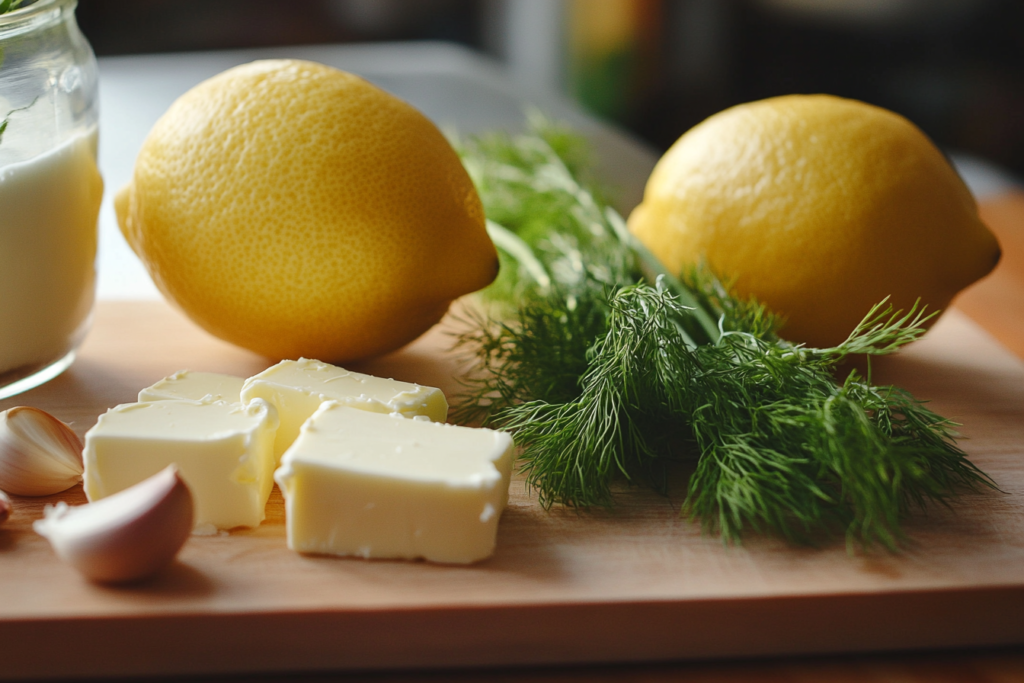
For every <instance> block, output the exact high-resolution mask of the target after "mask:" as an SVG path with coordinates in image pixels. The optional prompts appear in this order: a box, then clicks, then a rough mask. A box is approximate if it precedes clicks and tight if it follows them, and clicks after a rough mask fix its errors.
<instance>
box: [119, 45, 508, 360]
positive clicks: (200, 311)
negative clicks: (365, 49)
mask: <svg viewBox="0 0 1024 683" xmlns="http://www.w3.org/2000/svg"><path fill="white" fill-rule="evenodd" d="M115 208H116V211H117V217H118V222H119V224H120V226H121V231H122V232H123V233H124V236H125V238H126V239H127V240H128V242H129V244H130V245H131V247H132V249H133V250H134V251H135V253H136V254H137V255H138V256H139V258H140V259H141V260H142V261H143V263H144V264H145V266H146V268H147V269H148V271H149V273H150V275H151V276H152V278H153V280H154V282H155V283H156V285H157V287H158V288H159V289H160V290H161V292H163V294H164V295H165V296H166V297H167V298H168V299H169V300H170V301H172V302H173V303H174V304H176V305H177V306H178V307H180V308H181V309H182V310H183V311H184V312H185V313H186V314H188V316H189V317H191V318H192V319H193V320H194V321H195V322H196V323H198V324H199V325H200V326H202V327H203V328H205V329H206V330H207V331H209V332H211V333H212V334H214V335H216V336H218V337H221V338H222V339H225V340H227V341H230V342H233V343H234V344H237V345H239V346H242V347H245V348H248V349H251V350H253V351H256V352H257V353H260V354H263V355H266V356H270V357H274V358H297V357H299V356H307V357H311V358H319V359H322V360H326V361H334V362H346V361H350V360H355V359H360V358H366V357H371V356H375V355H378V354H381V353H385V352H387V351H390V350H392V349H395V348H398V347H400V346H402V345H404V344H406V343H407V342H409V341H411V340H413V339H415V338H416V337H417V336H419V335H420V334H421V333H422V332H424V331H425V330H426V329H428V328H429V327H431V326H432V325H433V324H434V323H436V322H437V321H438V320H439V319H440V318H441V317H442V316H443V315H444V313H445V311H446V310H447V309H448V306H449V304H450V303H451V302H452V301H453V300H454V299H455V298H457V297H459V296H461V295H463V294H466V293H469V292H472V291H475V290H477V289H480V288H482V287H484V286H485V285H487V284H488V283H490V282H491V281H492V280H493V279H494V277H495V275H496V274H497V268H498V258H497V253H496V251H495V249H494V245H493V244H492V243H491V241H490V239H489V238H488V236H487V233H486V230H485V227H484V214H483V208H482V206H481V203H480V199H479V197H478V196H477V194H476V191H475V189H474V187H473V184H472V182H471V181H470V179H469V176H468V175H467V174H466V172H465V170H464V169H463V167H462V164H461V163H460V161H459V159H458V157H457V155H456V154H455V152H454V150H452V148H451V146H450V145H449V144H448V142H447V140H446V139H445V138H444V136H443V135H442V134H441V133H440V131H438V130H437V128H436V127H435V126H434V125H433V124H432V123H431V122H430V121H428V120H427V119H426V117H424V116H423V115H422V114H421V113H419V112H418V111H417V110H415V109H414V108H413V107H411V106H410V105H408V104H406V103H405V102H403V101H401V100H399V99H398V98H396V97H393V96H392V95H389V94H387V93H385V92H384V91H382V90H380V89H378V88H376V87H374V86H373V85H371V84H369V83H367V82H366V81H364V80H362V79H360V78H358V77H356V76H353V75H351V74H348V73H345V72H342V71H339V70H337V69H333V68H330V67H327V66H324V65H321V64H315V63H312V62H304V61H296V60H272V61H259V62H253V63H251V64H246V65H243V66H240V67H237V68H234V69H230V70H228V71H226V72H224V73H222V74H220V75H218V76H215V77H214V78H212V79H210V80H208V81H205V82H203V83H201V84H199V85H198V86H196V87H195V88H193V89H192V90H190V91H189V92H188V93H186V94H185V95H183V96H182V97H181V98H180V99H178V100H177V101H176V102H175V103H174V104H173V105H172V106H171V108H170V109H169V110H168V111H167V112H166V113H165V114H164V116H163V117H161V118H160V120H159V121H158V122H157V123H156V125H155V126H154V127H153V129H152V131H151V132H150V133H149V136H148V137H147V138H146V141H145V143H144V144H143V146H142V149H141V151H140V153H139V156H138V159H137V160H136V165H135V170H134V174H133V177H132V180H131V182H130V183H129V184H128V186H127V187H125V188H124V189H123V190H121V192H120V193H119V194H118V195H117V197H116V199H115Z"/></svg>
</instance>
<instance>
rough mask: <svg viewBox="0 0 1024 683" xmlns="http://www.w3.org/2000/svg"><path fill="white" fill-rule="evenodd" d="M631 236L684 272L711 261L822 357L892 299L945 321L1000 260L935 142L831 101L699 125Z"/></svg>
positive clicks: (775, 101)
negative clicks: (941, 313) (955, 301)
mask: <svg viewBox="0 0 1024 683" xmlns="http://www.w3.org/2000/svg"><path fill="white" fill-rule="evenodd" d="M628 223H629V228H630V230H631V231H632V232H633V233H634V234H635V235H636V236H637V237H638V238H639V239H640V240H641V241H642V242H643V243H644V244H645V245H647V247H648V248H649V249H651V251H653V252H654V254H655V255H656V256H658V257H659V258H660V259H661V260H662V261H663V262H664V264H665V265H666V266H667V267H668V268H670V269H671V270H673V271H674V272H679V271H680V270H682V269H684V268H685V267H687V266H688V265H689V264H696V263H698V262H700V261H703V262H705V263H706V264H707V265H708V266H709V267H710V268H711V269H712V270H713V271H714V272H716V273H717V274H719V276H721V277H723V278H725V279H733V280H734V283H735V289H736V292H737V293H738V294H740V295H742V296H754V297H756V298H757V299H759V300H761V301H763V302H764V303H766V304H767V305H768V306H769V307H770V308H771V309H773V310H774V311H775V312H777V313H779V314H781V315H782V316H784V317H785V319H786V322H785V324H784V327H783V329H782V335H783V336H784V337H786V338H788V339H790V340H792V341H796V342H804V343H807V344H809V345H812V346H818V347H827V346H832V345H835V344H838V343H840V342H842V341H843V340H844V339H845V338H846V337H847V336H848V335H849V334H850V332H851V331H853V329H854V327H855V326H856V325H857V323H858V322H860V320H861V319H862V318H863V317H864V315H865V314H866V313H867V312H868V311H869V310H870V308H871V306H872V305H873V304H875V303H877V302H879V301H881V300H882V299H884V298H885V297H890V301H891V302H892V304H893V305H894V306H895V307H896V308H899V309H903V310H908V309H909V308H910V307H911V306H912V305H913V304H914V303H915V301H917V300H918V299H920V300H921V303H923V304H925V305H927V306H928V308H929V310H936V309H945V308H946V307H947V306H948V305H949V303H950V301H951V300H952V298H953V297H954V295H955V294H956V293H957V292H958V291H960V290H961V289H963V288H964V287H966V286H967V285H969V284H970V283H972V282H974V281H975V280H977V279H979V278H981V277H983V276H984V275H986V274H987V273H988V272H989V271H991V270H992V268H993V267H994V266H995V264H996V262H997V261H998V259H999V253H1000V251H999V245H998V243H997V241H996V239H995V237H994V236H993V235H992V233H991V232H989V230H988V229H987V228H986V227H985V226H984V225H983V224H982V222H981V220H980V219H979V218H978V210H977V206H976V204H975V201H974V199H973V197H972V196H971V193H970V191H969V190H968V189H967V187H966V186H965V185H964V183H963V181H962V180H961V179H960V177H959V176H958V175H957V173H956V171H955V170H954V169H953V168H952V167H951V166H950V164H949V162H948V161H947V160H946V158H945V157H944V156H943V155H942V153H941V152H940V151H939V150H938V149H937V148H936V147H935V146H934V145H933V144H932V143H931V141H930V140H929V139H928V138H927V137H926V136H925V135H924V133H922V132H921V131H920V130H919V129H918V128H917V127H915V126H914V125H913V124H912V123H910V122H909V121H907V120H906V119H904V118H903V117H901V116H899V115H897V114H894V113H892V112H890V111H887V110H884V109H880V108H878V107H874V106H871V105H868V104H865V103H863V102H857V101H854V100H847V99H840V98H837V97H831V96H827V95H807V96H803V95H791V96H786V97H777V98H772V99H767V100H762V101H759V102H753V103H749V104H743V105H739V106H736V107H733V108H731V109H727V110H725V111H723V112H720V113H718V114H716V115H714V116H712V117H711V118H709V119H707V120H706V121H704V122H703V123H701V124H699V125H697V126H696V127H694V128H693V129H691V130H690V131H688V132H687V133H685V134H684V135H683V136H682V137H681V138H680V139H679V140H678V141H677V142H676V143H675V144H674V145H673V146H672V148H671V149H669V151H668V152H667V153H666V154H665V156H664V157H663V158H662V159H661V160H660V161H659V163H658V164H657V166H656V167H655V169H654V172H653V173H652V175H651V177H650V179H649V180H648V183H647V187H646V190H645V193H644V199H643V202H642V203H641V204H640V206H638V207H637V208H636V209H635V210H634V211H633V213H632V214H631V215H630V217H629V221H628Z"/></svg>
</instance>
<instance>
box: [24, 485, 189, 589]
mask: <svg viewBox="0 0 1024 683" xmlns="http://www.w3.org/2000/svg"><path fill="white" fill-rule="evenodd" d="M33 528H34V529H35V530H36V533H38V534H39V535H41V536H43V537H45V538H46V539H47V540H48V541H49V542H50V545H52V546H53V549H54V551H55V552H56V553H57V556H58V557H60V558H61V559H62V560H64V561H65V562H67V563H68V564H70V565H71V566H73V567H74V568H75V569H77V570H78V571H80V572H81V573H82V574H84V575H85V576H86V577H87V578H89V579H91V580H93V581H96V582H99V583H123V582H127V581H136V580H139V579H144V578H146V577H148V576H152V575H153V574H155V573H157V572H158V571H160V570H161V569H163V568H164V567H165V566H166V565H168V564H170V563H171V561H172V560H173V559H174V556H175V555H177V554H178V551H179V550H180V549H181V546H182V545H184V543H185V541H186V540H187V539H188V537H189V534H190V533H191V531H192V493H191V492H190V491H189V489H188V486H187V485H186V484H185V481H184V480H183V479H182V478H181V475H180V474H179V473H178V468H177V467H176V466H175V465H171V466H169V467H167V468H165V469H163V470H161V471H160V472H158V473H157V474H154V475H153V476H152V477H150V478H149V479H146V480H145V481H142V482H140V483H138V484H136V485H135V486H131V487H129V488H127V489H124V490H123V491H119V492H118V493H115V494H113V495H111V496H107V497H106V498H103V499H101V500H98V501H96V502H94V503H88V504H87V505H78V506H75V507H69V506H68V505H67V504H66V503H63V502H61V503H58V504H57V505H47V506H46V508H45V509H44V510H43V518H42V519H40V520H36V522H35V523H34V524H33Z"/></svg>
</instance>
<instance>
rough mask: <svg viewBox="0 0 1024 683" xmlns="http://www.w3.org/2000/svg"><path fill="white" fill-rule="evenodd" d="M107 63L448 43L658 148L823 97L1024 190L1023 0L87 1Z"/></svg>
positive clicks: (93, 37) (85, 15)
mask: <svg viewBox="0 0 1024 683" xmlns="http://www.w3.org/2000/svg"><path fill="white" fill-rule="evenodd" d="M78 19H79V23H80V25H81V27H82V30H83V31H84V32H85V34H86V36H87V37H88V38H89V40H90V41H91V43H92V45H93V48H94V49H95V51H96V53H97V55H100V56H103V55H124V54H137V53H158V52H176V51H185V50H214V49H225V48H241V47H263V46H274V45H297V44H312V43H339V42H340V43H357V42H370V41H408V40H420V41H422V40H441V41H449V42H454V43H459V44H462V45H465V46H468V47H470V48H472V49H475V50H478V51H480V52H483V53H485V54H488V55H490V56H492V57H493V58H495V59H497V60H499V61H501V62H503V63H504V64H505V65H506V67H507V68H508V70H509V71H510V72H511V73H512V75H513V76H514V77H516V78H517V79H519V80H521V81H525V82H528V83H530V84H531V85H534V86H539V87H545V88H548V89H551V90H556V91H559V92H561V93H563V94H564V95H566V96H567V97H569V98H571V99H573V100H575V101H576V102H578V103H579V104H580V105H581V106H582V107H584V108H585V109H587V110H588V111H590V112H591V113H593V114H596V115H597V116H599V117H601V118H603V119H605V120H608V121H611V122H614V123H617V124H618V125H620V126H622V127H624V128H626V129H627V130H630V131H632V132H633V133H634V134H635V135H636V136H638V137H640V138H641V139H643V140H645V141H647V142H648V143H649V144H651V145H652V146H654V147H655V148H656V149H657V150H659V151H661V150H664V149H667V148H668V146H669V145H670V144H671V143H672V142H674V141H675V139H676V138H678V137H679V135H681V134H682V133H683V132H684V131H686V130H687V129H688V128H689V127H691V126H692V125H694V124H696V123H698V122H699V121H700V120H702V119H703V118H705V117H706V116H708V115H710V114H712V113H714V112H716V111H718V110H720V109H723V108H725V107H728V106H730V105H732V104H736V103H739V102H744V101H749V100H754V99H759V98H763V97H769V96H772V95H779V94H785V93H811V92H827V93H832V94H836V95H841V96H846V97H853V98H857V99H861V100H865V101H867V102H872V103H875V104H878V105H881V106H884V107H887V108H889V109H892V110H895V111H897V112H900V113H902V114H903V115H905V116H907V117H908V118H910V119H911V120H913V121H914V122H915V123H917V124H918V125H919V126H920V127H921V128H923V129H924V130H925V131H926V132H927V133H928V134H929V135H931V137H932V138H933V139H934V140H935V141H936V142H937V143H938V144H939V145H940V146H942V147H944V148H945V149H948V150H953V151H957V152H967V153H970V154H973V155H977V156H980V157H983V158H985V159H987V160H989V161H992V162H995V163H996V164H999V165H1000V166H1002V167H1004V168H1005V169H1007V170H1009V171H1011V172H1012V173H1013V174H1014V175H1017V176H1024V39H1022V35H1024V2H1022V1H1021V0H300V1H293V2H288V3H285V2H281V1H280V0H214V1H205V2H204V1H202V0H81V2H80V4H79V7H78Z"/></svg>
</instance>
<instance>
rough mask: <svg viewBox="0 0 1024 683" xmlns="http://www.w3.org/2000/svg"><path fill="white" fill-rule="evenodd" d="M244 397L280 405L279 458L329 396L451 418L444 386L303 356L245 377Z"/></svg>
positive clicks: (372, 407)
mask: <svg viewBox="0 0 1024 683" xmlns="http://www.w3.org/2000/svg"><path fill="white" fill-rule="evenodd" d="M241 398H242V402H243V403H247V402H248V401H251V400H252V399H254V398H262V399H263V400H265V401H267V402H268V403H270V404H271V405H272V406H274V407H275V408H277V413H278V416H279V417H280V419H281V426H280V428H279V429H278V431H277V441H276V443H275V445H274V453H275V454H276V456H277V457H278V458H280V457H281V455H282V454H283V453H284V452H285V450H286V449H287V448H288V447H289V446H290V445H291V444H292V442H293V441H294V440H295V438H296V437H297V436H298V435H299V428H300V427H302V423H304V422H305V421H306V420H307V419H308V418H309V416H310V415H312V414H313V413H314V412H315V411H316V409H317V408H319V407H320V404H321V403H323V402H324V401H338V402H339V403H342V404H344V405H346V406H349V407H351V408H358V409H360V410H363V411H370V412H375V413H400V414H401V415H403V416H405V417H416V416H417V415H422V416H425V417H427V418H429V419H431V420H433V421H434V422H444V421H445V420H446V419H447V418H448V402H447V401H446V400H445V398H444V394H443V393H442V392H441V390H440V389H434V388H432V387H423V386H420V385H418V384H410V383H409V382H397V381H395V380H393V379H384V378H381V377H373V376H372V375H363V374H361V373H358V372H349V371H348V370H344V369H342V368H339V367H337V366H335V365H329V364H327V363H321V362H320V361H317V360H310V359H307V358H301V359H299V360H297V361H296V360H285V361H281V362H280V363H278V364H277V365H275V366H273V367H270V368H267V369H266V370H264V371H263V372H261V373H260V374H258V375H255V376H253V377H250V378H249V379H247V380H246V381H245V385H244V386H243V388H242V392H241Z"/></svg>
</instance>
